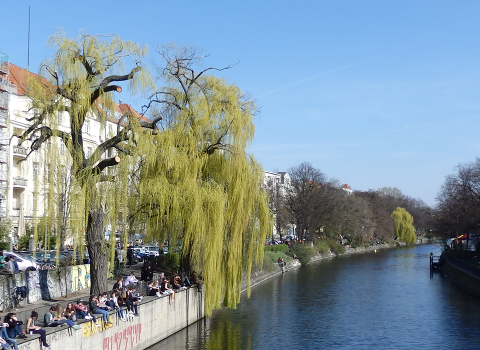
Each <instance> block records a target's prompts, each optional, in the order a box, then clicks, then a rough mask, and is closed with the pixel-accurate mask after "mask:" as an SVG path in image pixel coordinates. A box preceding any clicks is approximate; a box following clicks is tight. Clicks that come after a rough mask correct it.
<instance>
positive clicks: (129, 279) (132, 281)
mask: <svg viewBox="0 0 480 350" xmlns="http://www.w3.org/2000/svg"><path fill="white" fill-rule="evenodd" d="M130 284H133V285H134V286H137V284H138V280H137V278H136V277H135V275H134V274H133V272H130V275H129V276H128V277H127V278H126V279H125V282H124V283H123V285H124V286H125V287H126V286H128V285H130Z"/></svg>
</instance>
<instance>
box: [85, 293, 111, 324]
mask: <svg viewBox="0 0 480 350" xmlns="http://www.w3.org/2000/svg"><path fill="white" fill-rule="evenodd" d="M90 309H91V310H92V312H93V313H95V314H101V315H102V318H103V322H104V323H105V324H106V325H107V326H110V325H113V323H112V322H110V320H109V313H108V311H107V310H104V309H103V306H101V303H100V301H99V300H98V298H97V297H96V296H92V298H91V299H90Z"/></svg>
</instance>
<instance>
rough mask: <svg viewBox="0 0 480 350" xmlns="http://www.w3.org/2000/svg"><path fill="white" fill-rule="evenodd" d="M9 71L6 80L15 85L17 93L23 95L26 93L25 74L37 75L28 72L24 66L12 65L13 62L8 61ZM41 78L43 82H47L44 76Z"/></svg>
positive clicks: (36, 75)
mask: <svg viewBox="0 0 480 350" xmlns="http://www.w3.org/2000/svg"><path fill="white" fill-rule="evenodd" d="M9 71H10V74H9V75H8V80H9V81H10V83H12V84H14V85H15V86H16V87H17V94H18V95H20V96H25V95H26V94H27V88H26V86H25V82H26V81H27V76H28V75H30V76H34V77H37V78H38V77H39V75H38V74H35V73H32V72H29V71H27V70H26V69H24V68H21V67H19V66H16V65H14V64H13V63H10V67H9ZM43 80H44V82H45V83H48V81H47V80H46V79H45V78H43Z"/></svg>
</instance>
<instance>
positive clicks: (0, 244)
mask: <svg viewBox="0 0 480 350" xmlns="http://www.w3.org/2000/svg"><path fill="white" fill-rule="evenodd" d="M9 248H10V244H9V243H8V242H0V250H8V249H9Z"/></svg>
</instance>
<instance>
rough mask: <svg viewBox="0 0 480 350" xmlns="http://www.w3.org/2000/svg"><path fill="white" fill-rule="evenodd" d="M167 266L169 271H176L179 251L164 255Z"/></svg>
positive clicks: (179, 257)
mask: <svg viewBox="0 0 480 350" xmlns="http://www.w3.org/2000/svg"><path fill="white" fill-rule="evenodd" d="M165 257H166V262H167V266H168V268H169V269H170V270H171V271H178V268H179V267H180V260H181V256H180V253H168V254H166V255H165Z"/></svg>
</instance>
